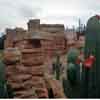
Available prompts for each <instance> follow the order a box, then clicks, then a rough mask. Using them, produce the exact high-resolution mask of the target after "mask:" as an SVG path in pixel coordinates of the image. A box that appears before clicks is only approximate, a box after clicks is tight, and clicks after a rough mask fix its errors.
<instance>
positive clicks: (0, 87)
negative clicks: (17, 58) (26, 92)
mask: <svg viewBox="0 0 100 100" xmlns="http://www.w3.org/2000/svg"><path fill="white" fill-rule="evenodd" d="M0 98H13V92H12V89H11V87H10V86H9V85H8V84H7V82H6V78H5V65H4V63H3V61H0Z"/></svg>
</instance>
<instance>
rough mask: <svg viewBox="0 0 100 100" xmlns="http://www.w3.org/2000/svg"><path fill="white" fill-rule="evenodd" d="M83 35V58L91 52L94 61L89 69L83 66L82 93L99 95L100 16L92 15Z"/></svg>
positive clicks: (87, 95)
mask: <svg viewBox="0 0 100 100" xmlns="http://www.w3.org/2000/svg"><path fill="white" fill-rule="evenodd" d="M85 37H86V39H85V58H87V57H89V55H91V54H92V55H94V56H95V58H96V61H95V62H94V64H93V66H92V67H91V68H90V69H87V68H85V67H83V72H82V76H83V82H82V83H83V94H85V95H84V97H93V98H95V97H100V94H99V93H100V86H99V85H100V78H99V75H100V74H99V73H100V67H99V65H100V18H98V17H97V16H93V17H91V18H90V19H89V20H88V23H87V28H86V32H85Z"/></svg>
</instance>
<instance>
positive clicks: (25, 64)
mask: <svg viewBox="0 0 100 100" xmlns="http://www.w3.org/2000/svg"><path fill="white" fill-rule="evenodd" d="M39 23H40V22H39V20H37V21H34V22H33V21H30V22H29V23H28V28H29V30H28V31H29V32H26V31H25V30H23V29H19V28H16V29H14V30H7V36H6V40H5V50H4V62H5V64H6V79H7V82H8V84H10V85H11V86H12V88H13V89H14V94H15V98H49V97H50V95H49V93H50V92H49V89H50V90H52V93H53V98H64V97H65V96H64V94H63V90H62V87H61V85H59V81H56V80H52V78H51V79H48V78H45V73H46V69H45V67H44V62H46V57H47V56H52V55H53V53H54V52H55V50H57V49H60V51H62V52H64V50H65V41H64V40H63V38H64V37H63V36H62V37H61V36H58V37H57V36H56V34H55V35H53V36H50V38H52V39H50V40H49V39H47V38H44V37H41V36H40V35H39V36H36V35H34V34H31V33H32V32H34V29H33V27H34V28H36V30H37V29H38V28H39ZM35 24H36V25H35ZM52 27H53V26H52ZM52 27H51V28H52ZM58 27H60V26H59V25H58ZM61 29H62V30H63V26H61ZM54 30H56V26H55V28H54ZM57 30H58V31H59V29H58V28H57ZM61 32H62V31H61ZM30 35H32V36H31V37H30ZM28 36H29V38H28ZM13 37H14V38H13ZM45 37H47V36H45ZM60 37H61V38H60ZM12 38H13V39H12ZM11 39H12V40H11ZM61 41H62V42H61ZM48 76H49V74H48Z"/></svg>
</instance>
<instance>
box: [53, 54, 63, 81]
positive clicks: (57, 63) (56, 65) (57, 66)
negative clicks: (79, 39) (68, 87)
mask: <svg viewBox="0 0 100 100" xmlns="http://www.w3.org/2000/svg"><path fill="white" fill-rule="evenodd" d="M52 66H53V71H54V73H55V74H56V79H57V80H60V72H61V66H62V64H61V62H60V56H59V54H56V61H55V62H54V63H53V64H52Z"/></svg>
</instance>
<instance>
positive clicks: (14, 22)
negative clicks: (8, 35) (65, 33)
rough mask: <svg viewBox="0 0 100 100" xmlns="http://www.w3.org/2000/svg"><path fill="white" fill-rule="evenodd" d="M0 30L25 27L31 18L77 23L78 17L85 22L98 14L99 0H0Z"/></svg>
mask: <svg viewBox="0 0 100 100" xmlns="http://www.w3.org/2000/svg"><path fill="white" fill-rule="evenodd" d="M0 10H1V14H0V31H4V30H5V28H6V27H9V28H11V27H12V28H13V27H16V26H18V27H23V28H25V29H26V28H27V25H26V23H27V22H28V20H29V19H31V18H40V19H41V23H64V24H65V25H67V26H69V27H71V26H73V25H76V26H77V25H78V18H81V20H82V23H86V21H87V20H88V18H89V17H90V16H92V15H95V14H100V0H0Z"/></svg>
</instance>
